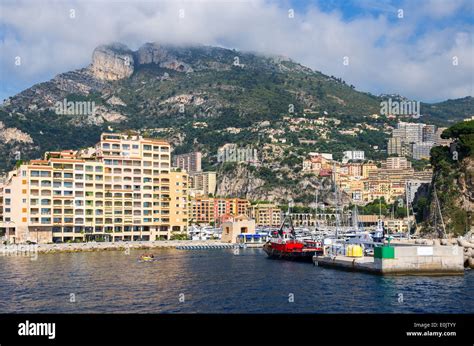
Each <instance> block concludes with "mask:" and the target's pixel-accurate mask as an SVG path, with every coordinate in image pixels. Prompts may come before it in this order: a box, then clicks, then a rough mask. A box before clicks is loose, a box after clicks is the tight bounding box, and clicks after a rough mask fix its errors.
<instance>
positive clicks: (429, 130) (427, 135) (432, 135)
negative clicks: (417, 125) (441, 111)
mask: <svg viewBox="0 0 474 346" xmlns="http://www.w3.org/2000/svg"><path fill="white" fill-rule="evenodd" d="M435 140H436V126H435V125H425V126H424V127H423V142H434V141H435Z"/></svg>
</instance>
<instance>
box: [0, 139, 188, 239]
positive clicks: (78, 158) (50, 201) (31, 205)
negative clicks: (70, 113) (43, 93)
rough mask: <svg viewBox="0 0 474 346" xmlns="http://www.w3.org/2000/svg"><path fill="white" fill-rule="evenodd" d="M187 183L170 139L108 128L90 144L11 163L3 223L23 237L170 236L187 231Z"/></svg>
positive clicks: (12, 235) (10, 234) (12, 234)
mask: <svg viewBox="0 0 474 346" xmlns="http://www.w3.org/2000/svg"><path fill="white" fill-rule="evenodd" d="M187 185H188V177H187V173H185V172H175V171H173V170H172V169H171V158H170V144H169V143H168V142H166V141H163V140H157V139H150V138H143V137H141V136H138V135H128V134H108V133H104V134H102V135H101V139H100V142H99V143H98V144H97V145H96V147H95V148H93V149H91V150H87V151H62V152H47V153H46V154H45V157H44V159H43V160H32V161H30V162H29V163H26V164H22V165H20V166H19V167H18V168H17V169H16V170H14V171H11V172H10V173H9V174H8V178H7V180H6V182H5V183H4V185H3V187H2V189H0V193H1V194H2V197H3V205H1V206H0V209H3V210H2V213H3V227H4V228H5V229H6V233H7V238H8V240H9V241H11V242H16V243H22V242H25V241H33V242H37V243H47V242H67V241H90V240H107V241H120V240H124V241H126V240H130V241H133V240H156V239H160V238H165V239H169V238H171V235H172V234H173V233H184V232H186V227H187V223H188V210H187V207H188V206H187V193H188V186H187ZM12 229H13V230H14V231H12Z"/></svg>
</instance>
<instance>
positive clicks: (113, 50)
mask: <svg viewBox="0 0 474 346" xmlns="http://www.w3.org/2000/svg"><path fill="white" fill-rule="evenodd" d="M134 65H135V64H134V59H133V52H132V51H131V50H130V49H129V48H128V47H127V46H125V45H123V44H118V43H114V44H112V45H102V46H99V47H97V48H96V49H95V50H94V53H93V54H92V64H91V65H90V66H89V70H90V71H91V72H92V74H93V76H94V77H95V78H97V79H99V80H107V81H115V80H119V79H123V78H128V77H130V76H131V75H132V74H133V70H134Z"/></svg>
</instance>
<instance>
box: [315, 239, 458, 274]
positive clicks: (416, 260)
mask: <svg viewBox="0 0 474 346" xmlns="http://www.w3.org/2000/svg"><path fill="white" fill-rule="evenodd" d="M394 252H395V258H374V257H368V256H365V257H348V256H342V255H337V256H314V257H313V262H314V264H315V265H317V266H321V267H330V268H337V269H343V270H351V271H361V272H368V273H373V274H379V275H463V274H464V258H463V249H462V247H460V246H457V245H453V246H395V247H394Z"/></svg>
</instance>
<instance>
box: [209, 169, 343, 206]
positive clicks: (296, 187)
mask: <svg viewBox="0 0 474 346" xmlns="http://www.w3.org/2000/svg"><path fill="white" fill-rule="evenodd" d="M217 176H218V182H217V190H216V195H218V196H235V197H240V198H247V199H249V200H253V201H258V200H265V201H269V202H273V203H276V204H287V203H288V202H289V201H290V200H293V201H294V202H295V205H297V206H307V207H312V208H314V207H316V191H318V203H325V204H328V205H334V203H335V196H334V191H333V189H332V185H331V182H330V181H329V180H328V181H325V182H322V181H321V180H320V179H317V178H315V177H308V176H303V175H301V174H295V175H293V176H292V177H291V182H289V183H288V184H277V185H272V184H271V183H272V182H271V181H270V184H269V181H268V179H262V178H261V177H259V175H258V167H257V168H256V167H252V166H249V165H247V164H243V163H241V164H224V165H223V166H221V167H220V169H219V171H218V174H217ZM339 198H340V203H344V204H345V205H348V204H349V202H350V199H349V197H348V196H347V195H345V194H341V195H340V197H339Z"/></svg>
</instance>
